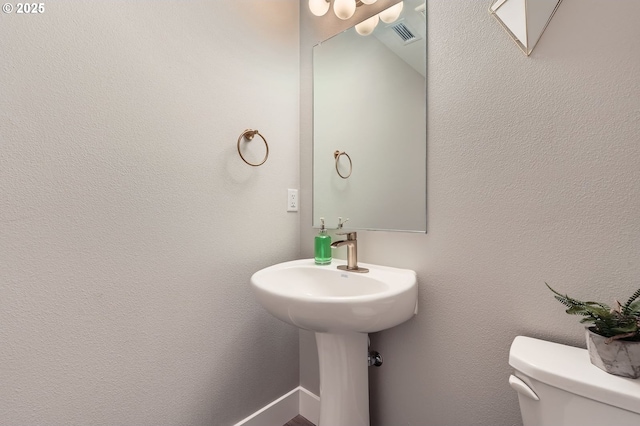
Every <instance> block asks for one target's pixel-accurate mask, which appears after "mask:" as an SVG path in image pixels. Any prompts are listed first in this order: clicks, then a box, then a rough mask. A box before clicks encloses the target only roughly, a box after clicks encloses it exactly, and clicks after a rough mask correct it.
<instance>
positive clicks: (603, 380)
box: [509, 336, 640, 414]
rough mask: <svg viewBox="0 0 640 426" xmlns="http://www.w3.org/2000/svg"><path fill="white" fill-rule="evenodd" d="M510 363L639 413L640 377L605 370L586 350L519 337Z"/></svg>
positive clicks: (550, 381)
mask: <svg viewBox="0 0 640 426" xmlns="http://www.w3.org/2000/svg"><path fill="white" fill-rule="evenodd" d="M509 364H510V365H511V366H512V367H513V368H515V369H516V370H518V371H520V372H522V373H524V374H526V375H527V376H529V377H531V378H532V379H535V380H538V381H540V382H542V383H546V384H548V385H550V386H554V387H556V388H559V389H562V390H565V391H567V392H570V393H574V394H576V395H580V396H583V397H585V398H589V399H593V400H595V401H599V402H602V403H605V404H609V405H613V406H614V407H618V408H623V409H625V410H629V411H632V412H634V413H639V414H640V379H627V378H624V377H619V376H614V375H613V374H609V373H605V372H604V371H602V370H600V369H599V368H598V367H596V366H595V365H593V364H591V361H590V360H589V353H588V352H587V351H586V350H585V349H580V348H574V347H572V346H566V345H561V344H558V343H552V342H547V341H544V340H539V339H534V338H531V337H525V336H517V337H516V338H515V339H514V340H513V343H512V344H511V350H510V351H509ZM539 396H540V395H539Z"/></svg>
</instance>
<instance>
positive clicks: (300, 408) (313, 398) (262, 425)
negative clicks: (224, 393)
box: [234, 386, 320, 426]
mask: <svg viewBox="0 0 640 426" xmlns="http://www.w3.org/2000/svg"><path fill="white" fill-rule="evenodd" d="M298 414H301V415H302V416H304V417H305V418H306V419H307V420H309V421H310V422H312V423H314V424H318V420H319V419H320V398H319V397H318V396H317V395H315V394H313V393H311V392H309V391H308V390H306V389H305V388H303V387H302V386H298V387H297V388H295V389H293V390H292V391H290V392H287V393H286V394H284V395H282V396H281V397H280V398H278V399H276V400H275V401H273V402H272V403H270V404H268V405H266V406H264V407H263V408H261V409H259V410H258V411H256V412H255V413H253V414H252V415H250V416H249V417H247V418H246V419H244V420H241V421H240V422H238V423H236V424H235V425H234V426H282V425H284V424H285V423H287V422H288V421H289V420H291V419H292V418H294V417H295V416H297V415H298Z"/></svg>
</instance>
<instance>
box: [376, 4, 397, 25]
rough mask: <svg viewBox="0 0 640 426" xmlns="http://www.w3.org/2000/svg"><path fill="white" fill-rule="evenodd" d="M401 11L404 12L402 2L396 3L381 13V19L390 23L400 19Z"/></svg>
mask: <svg viewBox="0 0 640 426" xmlns="http://www.w3.org/2000/svg"><path fill="white" fill-rule="evenodd" d="M400 13H402V2H400V3H396V4H394V5H393V6H391V7H390V8H388V9H385V10H383V11H382V12H380V14H379V15H380V19H382V22H385V23H387V24H390V23H392V22H393V21H395V20H396V19H398V17H399V16H400Z"/></svg>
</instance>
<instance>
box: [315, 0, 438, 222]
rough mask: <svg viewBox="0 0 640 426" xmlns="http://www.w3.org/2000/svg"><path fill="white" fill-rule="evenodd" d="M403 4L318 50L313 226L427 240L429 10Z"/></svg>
mask: <svg viewBox="0 0 640 426" xmlns="http://www.w3.org/2000/svg"><path fill="white" fill-rule="evenodd" d="M401 3H402V5H401V6H397V5H394V6H391V7H390V8H389V9H387V10H386V11H383V12H381V13H380V14H379V15H380V16H381V17H382V19H379V17H378V16H377V15H376V16H374V17H373V18H370V19H368V20H366V21H363V22H362V23H359V24H358V25H356V26H355V27H353V28H350V29H348V30H346V31H344V32H342V33H340V34H338V35H336V36H334V37H332V38H330V39H328V40H326V41H324V42H322V43H320V44H318V45H316V46H314V48H313V226H314V227H319V226H320V218H321V217H324V218H325V221H326V223H327V227H328V228H335V227H336V226H337V223H338V217H342V218H349V222H348V223H347V224H346V225H345V228H349V229H368V230H390V231H410V232H426V222H427V219H426V204H427V203H426V158H427V154H426V150H427V143H426V142H427V140H426V132H427V125H426V8H425V1H424V0H405V1H403V2H401ZM394 7H395V9H393V8H394ZM400 7H401V11H400V13H399V15H398V16H397V17H395V16H393V15H396V14H397V13H398V9H399V8H400ZM385 13H386V14H387V15H386V16H385ZM394 18H395V19H394ZM376 21H377V25H375V28H374V23H375V22H376ZM385 21H388V22H385ZM363 34H368V35H363Z"/></svg>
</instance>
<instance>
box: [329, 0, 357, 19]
mask: <svg viewBox="0 0 640 426" xmlns="http://www.w3.org/2000/svg"><path fill="white" fill-rule="evenodd" d="M333 12H334V13H335V14H336V16H337V17H338V18H340V19H342V20H346V19H349V18H351V17H352V16H353V14H354V13H356V0H334V1H333Z"/></svg>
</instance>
